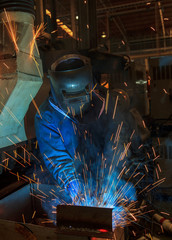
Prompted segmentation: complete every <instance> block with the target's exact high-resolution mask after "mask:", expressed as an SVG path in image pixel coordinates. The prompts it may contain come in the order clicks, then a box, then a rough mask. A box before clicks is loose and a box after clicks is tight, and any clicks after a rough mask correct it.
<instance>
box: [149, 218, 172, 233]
mask: <svg viewBox="0 0 172 240" xmlns="http://www.w3.org/2000/svg"><path fill="white" fill-rule="evenodd" d="M153 218H154V219H155V220H156V221H157V222H159V223H161V224H162V227H163V229H164V230H165V231H167V232H170V233H172V222H171V221H170V220H169V219H166V218H164V217H162V216H161V215H159V214H157V213H155V214H154V215H153Z"/></svg>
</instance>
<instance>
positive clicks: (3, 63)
mask: <svg viewBox="0 0 172 240" xmlns="http://www.w3.org/2000/svg"><path fill="white" fill-rule="evenodd" d="M0 32H1V33H2V34H1V35H0V69H1V71H0V148H2V147H6V146H9V145H12V144H13V143H18V142H20V141H25V140H27V139H26V134H25V129H24V116H25V114H26V112H27V110H28V107H29V104H30V102H31V101H32V98H34V97H35V95H36V94H37V92H38V90H39V88H40V87H41V85H42V77H43V69H42V61H41V59H40V56H39V52H38V48H37V45H36V41H35V39H34V15H33V14H31V13H28V12H18V11H17V12H15V11H4V12H1V13H0ZM14 136H15V137H14Z"/></svg>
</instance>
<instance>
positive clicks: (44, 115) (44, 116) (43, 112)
mask: <svg viewBox="0 0 172 240" xmlns="http://www.w3.org/2000/svg"><path fill="white" fill-rule="evenodd" d="M53 116H54V113H53V109H52V108H51V106H50V104H49V99H48V98H47V99H46V100H45V101H44V102H43V103H42V104H41V106H40V107H39V110H38V111H37V114H36V116H35V118H36V119H39V120H42V121H46V122H48V123H53V118H54V117H53Z"/></svg>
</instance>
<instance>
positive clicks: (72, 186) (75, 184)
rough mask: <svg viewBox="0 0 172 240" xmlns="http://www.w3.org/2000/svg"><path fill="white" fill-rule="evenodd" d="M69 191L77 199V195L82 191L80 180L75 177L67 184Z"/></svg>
mask: <svg viewBox="0 0 172 240" xmlns="http://www.w3.org/2000/svg"><path fill="white" fill-rule="evenodd" d="M67 191H68V192H69V194H70V197H71V198H72V200H73V199H75V198H76V197H77V195H78V194H79V191H80V183H79V180H77V179H74V180H72V181H71V182H70V183H69V184H68V185H67Z"/></svg>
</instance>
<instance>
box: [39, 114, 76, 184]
mask: <svg viewBox="0 0 172 240" xmlns="http://www.w3.org/2000/svg"><path fill="white" fill-rule="evenodd" d="M35 130H36V137H37V140H38V145H39V148H40V152H41V155H42V157H43V160H44V162H45V165H46V167H47V168H48V170H49V171H50V173H51V174H52V175H53V177H54V179H55V180H57V182H58V184H59V185H60V186H61V187H66V186H67V185H68V184H69V182H71V181H72V180H74V179H76V175H75V167H74V160H73V159H72V157H71V156H70V154H69V153H68V151H67V150H66V148H65V145H64V142H63V138H62V136H61V135H60V133H59V131H58V129H57V128H56V127H55V126H54V124H53V123H51V122H48V121H47V120H45V119H44V118H41V117H40V116H39V115H38V114H36V116H35Z"/></svg>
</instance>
